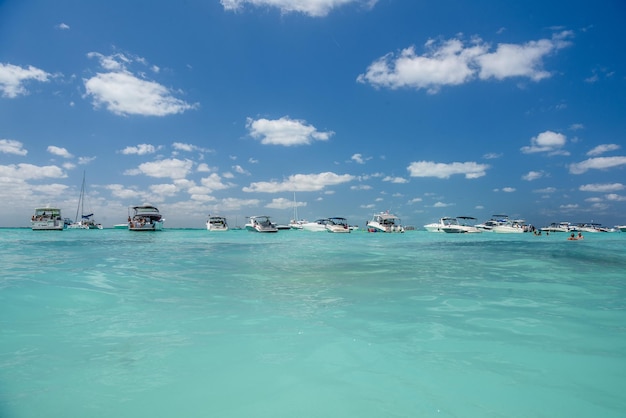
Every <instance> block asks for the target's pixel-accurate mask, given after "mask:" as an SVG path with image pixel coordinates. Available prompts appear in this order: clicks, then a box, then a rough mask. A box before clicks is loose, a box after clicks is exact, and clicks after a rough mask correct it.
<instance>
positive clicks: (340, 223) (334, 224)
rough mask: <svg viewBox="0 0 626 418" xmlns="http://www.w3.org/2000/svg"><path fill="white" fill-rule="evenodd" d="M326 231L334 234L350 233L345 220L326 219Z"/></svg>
mask: <svg viewBox="0 0 626 418" xmlns="http://www.w3.org/2000/svg"><path fill="white" fill-rule="evenodd" d="M326 230H327V231H328V232H334V233H344V234H345V233H350V226H349V225H348V221H347V220H346V218H339V217H336V218H328V223H326Z"/></svg>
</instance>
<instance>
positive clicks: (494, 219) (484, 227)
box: [476, 215, 509, 232]
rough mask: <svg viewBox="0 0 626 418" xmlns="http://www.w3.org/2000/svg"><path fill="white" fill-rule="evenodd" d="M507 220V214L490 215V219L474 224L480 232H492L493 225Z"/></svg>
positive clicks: (504, 222) (501, 223)
mask: <svg viewBox="0 0 626 418" xmlns="http://www.w3.org/2000/svg"><path fill="white" fill-rule="evenodd" d="M507 222H509V217H508V215H492V216H491V219H489V220H488V221H485V222H483V223H481V224H478V225H476V228H478V229H479V230H480V231H482V232H494V231H493V228H494V227H496V226H498V225H504V224H506V223H507Z"/></svg>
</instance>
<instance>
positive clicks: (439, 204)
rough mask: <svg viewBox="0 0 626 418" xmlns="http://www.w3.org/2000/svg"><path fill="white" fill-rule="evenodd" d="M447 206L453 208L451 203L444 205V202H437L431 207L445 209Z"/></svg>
mask: <svg viewBox="0 0 626 418" xmlns="http://www.w3.org/2000/svg"><path fill="white" fill-rule="evenodd" d="M449 206H454V204H452V203H444V202H437V203H435V204H434V205H433V207H434V208H447V207H449Z"/></svg>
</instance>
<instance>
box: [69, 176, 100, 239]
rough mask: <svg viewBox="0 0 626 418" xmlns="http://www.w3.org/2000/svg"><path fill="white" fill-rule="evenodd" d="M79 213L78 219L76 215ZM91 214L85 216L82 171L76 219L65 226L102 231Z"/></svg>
mask: <svg viewBox="0 0 626 418" xmlns="http://www.w3.org/2000/svg"><path fill="white" fill-rule="evenodd" d="M79 212H80V218H79V217H78V213H79ZM92 217H93V213H89V214H87V215H85V172H84V171H83V184H82V186H81V188H80V196H79V197H78V207H77V208H76V217H75V218H74V222H72V223H70V224H69V225H67V228H68V229H102V224H99V223H96V222H95V221H94V220H93V219H92Z"/></svg>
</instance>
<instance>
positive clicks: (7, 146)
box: [0, 139, 28, 155]
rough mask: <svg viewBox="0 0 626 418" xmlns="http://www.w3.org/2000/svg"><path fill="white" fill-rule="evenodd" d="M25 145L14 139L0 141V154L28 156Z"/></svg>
mask: <svg viewBox="0 0 626 418" xmlns="http://www.w3.org/2000/svg"><path fill="white" fill-rule="evenodd" d="M23 147H24V144H22V143H21V142H20V141H16V140H14V139H0V152H2V153H4V154H14V155H26V154H28V151H27V150H25V149H24V148H23Z"/></svg>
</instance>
